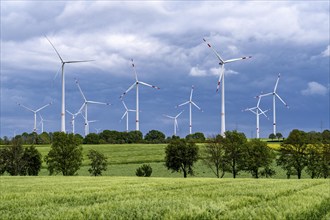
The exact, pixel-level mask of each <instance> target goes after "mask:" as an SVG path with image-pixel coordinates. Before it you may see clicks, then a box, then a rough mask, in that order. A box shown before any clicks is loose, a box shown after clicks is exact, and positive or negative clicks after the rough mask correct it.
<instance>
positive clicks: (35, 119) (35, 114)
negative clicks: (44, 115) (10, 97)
mask: <svg viewBox="0 0 330 220" xmlns="http://www.w3.org/2000/svg"><path fill="white" fill-rule="evenodd" d="M17 104H18V105H19V106H21V107H23V108H25V109H27V110H29V111H30V112H33V114H34V126H33V132H37V113H38V112H39V111H41V110H42V109H44V108H46V107H47V106H49V105H51V104H52V102H50V103H48V104H47V105H44V106H42V107H41V108H38V109H37V110H32V109H30V108H28V107H26V106H24V105H22V104H20V103H17Z"/></svg>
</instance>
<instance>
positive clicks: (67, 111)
mask: <svg viewBox="0 0 330 220" xmlns="http://www.w3.org/2000/svg"><path fill="white" fill-rule="evenodd" d="M65 111H66V112H67V113H69V114H70V115H72V116H73V113H72V112H70V111H69V110H65Z"/></svg>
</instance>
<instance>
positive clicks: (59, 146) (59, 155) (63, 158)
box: [45, 132, 83, 176]
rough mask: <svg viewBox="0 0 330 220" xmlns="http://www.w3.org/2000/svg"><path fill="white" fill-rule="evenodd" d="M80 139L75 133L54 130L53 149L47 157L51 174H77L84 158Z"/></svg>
mask: <svg viewBox="0 0 330 220" xmlns="http://www.w3.org/2000/svg"><path fill="white" fill-rule="evenodd" d="M79 141H80V140H79V139H77V138H76V137H75V136H74V135H73V134H65V133H63V132H54V134H53V143H52V146H51V149H50V151H49V152H48V154H47V155H46V157H45V161H46V163H47V165H48V167H47V169H48V170H49V174H50V175H53V174H57V173H62V174H63V176H72V175H75V174H76V172H77V171H78V170H79V168H80V166H81V163H82V159H83V155H82V147H81V146H80V145H79V144H80V142H79Z"/></svg>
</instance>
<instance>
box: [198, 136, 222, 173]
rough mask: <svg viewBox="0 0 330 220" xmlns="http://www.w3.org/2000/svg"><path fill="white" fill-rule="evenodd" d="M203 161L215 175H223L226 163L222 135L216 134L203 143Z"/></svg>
mask: <svg viewBox="0 0 330 220" xmlns="http://www.w3.org/2000/svg"><path fill="white" fill-rule="evenodd" d="M203 161H204V163H205V164H206V165H207V166H208V167H209V168H210V169H211V170H212V172H213V173H214V174H215V175H216V177H218V178H222V177H223V176H224V175H225V171H226V170H228V168H227V166H228V165H227V161H226V160H225V147H224V141H223V137H222V136H220V135H218V136H217V137H216V138H210V139H209V140H208V142H207V144H206V145H205V151H204V156H203ZM220 172H221V174H220Z"/></svg>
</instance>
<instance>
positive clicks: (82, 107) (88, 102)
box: [76, 79, 110, 136]
mask: <svg viewBox="0 0 330 220" xmlns="http://www.w3.org/2000/svg"><path fill="white" fill-rule="evenodd" d="M76 84H77V86H78V89H79V91H80V93H81V96H82V97H83V99H84V103H83V105H82V106H81V108H80V109H79V111H78V112H80V113H81V111H82V110H83V109H84V112H85V116H84V119H85V136H86V135H88V134H89V126H88V125H89V123H88V113H87V110H88V104H98V105H110V103H105V102H96V101H89V100H87V99H86V97H85V95H84V93H83V92H82V90H81V88H80V85H79V82H78V80H77V79H76Z"/></svg>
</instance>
